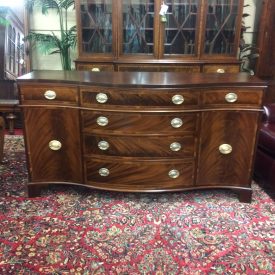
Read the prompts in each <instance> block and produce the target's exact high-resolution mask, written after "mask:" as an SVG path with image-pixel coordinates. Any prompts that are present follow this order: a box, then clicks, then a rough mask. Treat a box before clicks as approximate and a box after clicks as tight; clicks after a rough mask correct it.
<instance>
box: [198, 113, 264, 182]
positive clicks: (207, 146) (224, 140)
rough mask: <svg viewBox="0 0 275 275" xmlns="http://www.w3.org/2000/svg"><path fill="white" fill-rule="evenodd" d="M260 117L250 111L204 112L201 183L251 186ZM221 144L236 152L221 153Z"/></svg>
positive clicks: (199, 170) (199, 180) (199, 163)
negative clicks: (227, 145) (229, 146)
mask: <svg viewBox="0 0 275 275" xmlns="http://www.w3.org/2000/svg"><path fill="white" fill-rule="evenodd" d="M258 119H259V113H257V112H256V113H253V112H248V111H246V112H245V111H243V112H234V111H219V112H217V111H213V112H204V113H203V114H202V120H201V135H200V149H199V159H198V179H197V185H221V186H222V185H232V186H250V183H251V179H250V175H251V167H252V166H251V165H252V160H253V153H254V145H255V138H256V131H257V123H258ZM221 144H229V145H231V146H232V148H233V149H232V152H231V153H230V154H227V155H223V154H221V153H220V151H219V146H220V145H221Z"/></svg>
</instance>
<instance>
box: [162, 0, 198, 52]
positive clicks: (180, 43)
mask: <svg viewBox="0 0 275 275" xmlns="http://www.w3.org/2000/svg"><path fill="white" fill-rule="evenodd" d="M165 3H166V5H168V7H169V8H168V12H167V15H166V17H167V22H166V23H165V38H164V46H165V51H164V53H165V54H187V55H194V54H195V40H196V24H197V17H198V11H199V0H177V1H175V0H168V1H165Z"/></svg>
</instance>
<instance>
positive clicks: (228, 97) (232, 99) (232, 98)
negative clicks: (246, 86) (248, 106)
mask: <svg viewBox="0 0 275 275" xmlns="http://www.w3.org/2000/svg"><path fill="white" fill-rule="evenodd" d="M225 100H226V101H227V102H229V103H232V102H236V101H237V100H238V95H237V94H235V93H228V94H226V95H225Z"/></svg>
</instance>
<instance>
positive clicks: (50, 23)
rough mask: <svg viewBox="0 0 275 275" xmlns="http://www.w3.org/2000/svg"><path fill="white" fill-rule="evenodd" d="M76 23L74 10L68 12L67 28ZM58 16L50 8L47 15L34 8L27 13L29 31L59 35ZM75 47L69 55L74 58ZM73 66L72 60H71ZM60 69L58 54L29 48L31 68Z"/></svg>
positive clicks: (75, 53)
mask: <svg viewBox="0 0 275 275" xmlns="http://www.w3.org/2000/svg"><path fill="white" fill-rule="evenodd" d="M74 25H76V17H75V10H73V9H72V10H71V11H70V12H69V14H68V28H70V27H72V26H74ZM59 29H60V28H59V17H58V15H57V13H56V11H55V10H50V11H49V13H48V14H47V15H43V14H42V13H41V10H38V9H34V11H33V13H31V14H30V15H29V31H34V32H38V33H45V34H47V33H50V34H51V33H52V32H54V33H55V34H56V35H57V36H60V30H59ZM76 50H77V47H76V49H75V50H73V51H72V54H71V57H72V60H74V59H75V58H76V57H77V52H76ZM72 65H73V66H74V62H72ZM44 69H45V70H47V69H48V70H60V69H61V61H60V57H59V54H52V55H45V54H42V53H41V52H39V50H38V49H36V48H33V49H31V70H44Z"/></svg>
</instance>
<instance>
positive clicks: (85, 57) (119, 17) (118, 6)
mask: <svg viewBox="0 0 275 275" xmlns="http://www.w3.org/2000/svg"><path fill="white" fill-rule="evenodd" d="M162 5H166V6H167V8H168V9H167V12H166V14H165V15H164V16H161V15H160V14H159V13H160V10H161V8H162ZM242 9H243V0H166V1H162V0H122V1H120V0H113V1H111V0H76V14H77V27H78V50H79V57H78V59H77V60H76V61H75V62H76V67H77V69H78V70H93V71H99V70H101V71H179V72H238V71H239V62H238V60H237V51H238V44H239V37H240V25H241V15H242Z"/></svg>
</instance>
